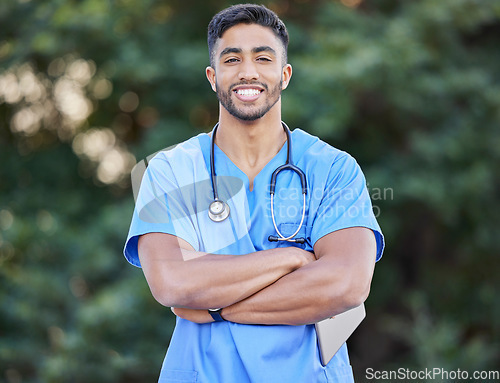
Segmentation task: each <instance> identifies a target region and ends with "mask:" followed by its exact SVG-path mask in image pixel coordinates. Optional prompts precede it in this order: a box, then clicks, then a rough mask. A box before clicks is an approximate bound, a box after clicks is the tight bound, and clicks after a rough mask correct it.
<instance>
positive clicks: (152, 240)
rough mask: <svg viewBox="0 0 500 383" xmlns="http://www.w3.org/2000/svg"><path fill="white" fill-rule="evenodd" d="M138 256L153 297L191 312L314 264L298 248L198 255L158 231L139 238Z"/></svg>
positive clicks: (227, 303)
mask: <svg viewBox="0 0 500 383" xmlns="http://www.w3.org/2000/svg"><path fill="white" fill-rule="evenodd" d="M138 252H139V259H140V261H141V265H142V268H143V272H144V275H145V277H146V280H147V282H148V285H149V287H150V289H151V292H152V294H153V296H154V297H155V299H156V300H157V301H158V302H159V303H161V304H163V305H165V306H172V307H187V308H191V309H207V308H218V307H227V306H230V305H232V304H234V303H236V302H238V301H240V300H242V299H245V298H247V297H249V296H251V295H253V294H255V293H256V292H258V291H259V290H261V289H263V288H265V287H266V286H269V285H270V284H272V283H273V282H275V281H276V280H278V279H279V278H281V277H283V276H284V275H286V274H288V273H290V272H292V271H294V270H296V269H298V268H300V267H302V266H304V265H306V264H308V263H310V262H312V261H313V260H314V255H313V254H312V253H309V252H307V251H304V250H302V249H298V248H279V249H272V250H264V251H259V252H255V253H251V254H246V255H244V256H239V255H215V254H206V253H200V252H196V251H194V250H193V248H192V247H191V246H190V245H189V244H188V243H187V242H185V241H183V240H182V239H180V238H177V237H175V236H173V235H169V234H163V233H150V234H145V235H142V236H141V237H140V238H139V243H138Z"/></svg>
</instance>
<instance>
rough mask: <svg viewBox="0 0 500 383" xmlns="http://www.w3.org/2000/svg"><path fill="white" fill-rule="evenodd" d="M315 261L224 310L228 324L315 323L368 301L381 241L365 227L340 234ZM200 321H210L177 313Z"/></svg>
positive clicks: (324, 241) (327, 240)
mask: <svg viewBox="0 0 500 383" xmlns="http://www.w3.org/2000/svg"><path fill="white" fill-rule="evenodd" d="M314 252H315V255H316V257H317V258H318V261H316V262H311V263H309V264H307V265H305V266H304V267H301V268H299V269H297V270H295V271H293V272H291V273H289V274H287V275H285V276H283V277H282V278H280V279H279V280H277V281H276V282H274V283H273V284H272V285H270V286H268V287H266V288H264V289H262V290H261V291H259V292H257V293H256V294H254V295H252V296H250V297H248V298H247V299H245V300H242V301H240V302H237V303H235V304H233V305H231V306H229V307H226V308H224V310H223V312H222V315H223V317H224V319H226V320H228V321H232V322H237V323H247V324H289V325H299V324H306V323H314V322H317V321H320V320H322V319H325V318H328V317H331V316H334V315H337V314H340V313H342V312H344V311H347V310H349V309H351V308H353V307H356V306H358V305H359V304H361V303H362V302H364V301H365V299H366V298H367V296H368V293H369V291H370V283H371V279H372V276H373V271H374V265H375V256H376V241H375V236H374V234H373V232H372V231H371V230H369V229H366V228H363V227H353V228H348V229H343V230H338V231H335V232H333V233H330V234H328V235H326V236H324V237H322V238H321V239H319V240H318V241H317V242H316V244H315V246H314ZM174 313H175V314H176V315H179V316H181V317H183V318H185V319H189V320H191V321H195V322H200V323H203V322H210V321H211V318H210V315H209V314H208V313H206V312H204V311H199V310H184V309H174Z"/></svg>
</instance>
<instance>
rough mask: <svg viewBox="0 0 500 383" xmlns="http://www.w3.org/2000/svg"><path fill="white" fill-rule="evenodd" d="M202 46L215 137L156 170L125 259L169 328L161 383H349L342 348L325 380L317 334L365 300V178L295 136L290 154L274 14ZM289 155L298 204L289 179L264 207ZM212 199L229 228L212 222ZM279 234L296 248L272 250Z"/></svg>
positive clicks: (231, 24) (249, 10) (374, 251)
mask: <svg viewBox="0 0 500 383" xmlns="http://www.w3.org/2000/svg"><path fill="white" fill-rule="evenodd" d="M208 45H209V53H210V66H209V67H208V68H207V69H206V76H207V78H208V81H209V82H210V85H211V86H212V89H213V90H214V92H216V93H217V97H218V99H219V102H220V113H219V123H218V126H217V130H216V131H215V130H214V131H213V132H212V133H211V135H207V134H200V135H198V136H196V137H193V138H192V139H190V140H188V141H186V142H184V143H181V144H179V145H178V146H177V147H175V148H174V149H172V150H170V151H166V152H161V153H160V154H158V155H157V156H156V157H155V158H154V159H153V160H151V161H150V163H149V166H148V168H147V170H146V173H145V175H144V179H143V182H142V185H141V189H140V193H139V197H138V199H137V205H136V210H135V212H134V217H133V220H132V224H131V228H130V232H129V236H128V239H127V243H126V245H125V256H126V257H127V259H128V260H129V261H130V262H131V263H132V264H134V265H136V266H142V268H143V271H144V274H145V277H146V279H147V282H148V284H149V286H150V289H151V292H152V294H153V296H154V297H155V299H156V300H157V301H158V302H159V303H161V304H163V305H165V306H168V307H172V311H173V312H174V313H175V314H176V315H177V323H176V328H175V331H174V334H173V336H172V339H171V343H170V346H169V350H168V352H167V356H166V358H165V361H164V364H163V367H162V371H161V375H160V381H161V382H203V383H205V382H206V383H216V382H228V383H231V382H234V383H236V382H237V383H243V382H256V383H263V382H273V383H277V382H287V383H293V382H297V383H310V382H351V381H353V375H352V370H351V367H350V364H349V359H348V355H347V349H346V346H345V344H344V345H343V346H342V347H341V348H340V350H339V351H338V352H337V354H336V355H335V356H334V357H333V358H332V360H331V361H330V362H329V363H328V365H327V366H322V364H321V362H320V358H319V350H318V345H317V339H316V332H315V328H314V325H313V324H314V323H315V322H317V321H320V320H323V319H325V318H328V317H331V316H335V315H337V314H339V313H342V312H344V311H346V310H349V309H351V308H353V307H355V306H358V305H360V304H361V303H362V302H364V300H365V299H366V298H367V296H368V293H369V289H370V283H371V278H372V275H373V270H374V264H375V261H376V260H378V259H379V258H380V256H381V254H382V250H383V237H382V234H381V232H380V228H379V226H378V224H377V222H376V220H375V218H374V216H373V213H372V207H371V203H370V199H369V196H368V192H367V190H366V185H365V179H364V176H363V174H362V173H361V170H360V169H359V166H358V165H357V164H356V162H355V161H354V159H353V158H352V157H350V156H349V155H348V154H346V153H345V152H342V151H339V150H337V149H335V148H333V147H331V146H329V145H327V144H326V143H324V142H322V141H320V140H319V139H318V138H316V137H313V136H311V135H309V134H307V133H305V132H304V131H302V130H300V129H295V130H294V131H293V132H292V133H291V142H290V143H291V148H290V153H289V150H288V143H289V142H288V140H287V133H286V129H285V128H286V126H285V125H283V124H282V123H281V92H282V91H283V90H284V89H286V87H287V86H288V84H289V82H290V79H291V77H292V67H291V66H290V65H289V64H288V63H287V45H288V34H287V31H286V27H285V25H284V24H283V22H282V21H281V20H280V19H279V18H278V17H277V16H276V14H274V13H273V12H272V11H270V10H268V9H267V8H265V7H263V6H257V5H251V4H245V5H237V6H232V7H230V8H228V9H225V10H223V11H221V12H220V13H219V14H217V15H216V16H215V17H214V18H213V19H212V21H211V22H210V25H209V31H208ZM212 140H214V145H213V146H212ZM211 150H213V153H212V152H211ZM292 154H293V159H294V164H295V165H296V166H297V167H299V168H300V169H302V171H303V172H304V173H305V180H306V181H307V194H306V198H305V200H303V198H302V192H301V184H300V177H299V176H297V174H296V173H295V172H293V171H289V170H285V171H283V172H281V173H280V175H279V176H278V177H277V180H276V192H275V195H274V199H270V195H269V184H270V180H271V176H272V173H273V171H274V169H276V168H277V167H279V166H281V165H283V164H284V163H285V162H286V161H287V156H289V155H292ZM212 155H213V158H211V157H212ZM212 168H213V169H212ZM212 170H214V172H216V176H215V177H214V178H215V182H212V183H213V184H215V185H213V184H211V171H212ZM212 181H213V180H212ZM216 188H217V189H219V193H218V195H217V192H216V191H215V189H216ZM212 189H213V190H212ZM214 196H215V198H214ZM218 197H221V198H220V200H223V201H225V202H227V204H228V206H227V208H228V209H229V217H228V218H227V219H223V220H220V222H212V220H211V219H209V214H208V212H207V209H208V206H209V205H210V203H211V202H212V200H214V199H215V200H219V198H218ZM303 201H305V210H304V211H303V208H304V207H303V206H302V202H303ZM271 207H273V211H272V212H271ZM301 213H303V215H302V218H303V222H302V224H300V223H301ZM212 218H213V217H212ZM216 221H217V219H216ZM278 231H279V233H281V234H282V235H283V236H284V237H286V238H288V237H291V236H293V235H294V234H296V235H295V237H294V238H299V237H300V238H303V240H298V241H297V242H289V241H284V240H280V241H273V240H272V238H271V237H272V236H276V235H277V233H278ZM295 232H297V233H295ZM302 242H303V243H302ZM209 309H212V310H210V311H209ZM214 309H215V311H214Z"/></svg>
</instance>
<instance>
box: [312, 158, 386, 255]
mask: <svg viewBox="0 0 500 383" xmlns="http://www.w3.org/2000/svg"><path fill="white" fill-rule="evenodd" d="M322 197H323V198H322V200H321V202H320V205H319V207H318V209H317V211H316V216H315V218H314V222H313V227H312V231H311V242H312V244H313V246H314V244H315V243H316V241H317V240H318V239H320V238H321V237H323V236H325V235H327V234H329V233H332V232H334V231H337V230H340V229H346V228H349V227H358V226H359V227H366V228H368V229H371V230H372V231H373V233H374V234H375V239H376V242H377V256H376V260H377V261H378V260H379V259H380V258H381V257H382V253H383V250H384V237H383V234H382V231H381V229H380V226H379V224H378V222H377V219H376V217H375V215H374V213H373V208H372V203H371V200H370V196H369V193H368V189H367V187H366V180H365V177H364V175H363V172H362V171H361V168H360V167H359V165H358V164H357V162H356V161H355V160H354V158H352V157H351V156H350V155H349V154H347V153H345V152H340V154H338V156H337V158H336V159H335V160H334V162H333V164H332V166H331V168H330V171H329V173H328V178H327V180H326V183H325V188H324V191H323V196H322Z"/></svg>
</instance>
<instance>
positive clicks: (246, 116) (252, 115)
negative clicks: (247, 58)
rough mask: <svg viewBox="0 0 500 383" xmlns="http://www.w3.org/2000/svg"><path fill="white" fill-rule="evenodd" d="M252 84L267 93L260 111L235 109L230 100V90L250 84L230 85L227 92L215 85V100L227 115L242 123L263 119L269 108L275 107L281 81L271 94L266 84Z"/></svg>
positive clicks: (278, 97)
mask: <svg viewBox="0 0 500 383" xmlns="http://www.w3.org/2000/svg"><path fill="white" fill-rule="evenodd" d="M254 84H256V85H259V86H261V87H263V88H264V89H265V92H268V98H267V102H266V103H265V104H264V105H263V106H262V107H261V108H260V109H257V110H249V111H245V110H244V109H243V108H238V107H236V105H234V102H233V99H232V98H231V96H232V93H233V91H232V90H231V89H234V88H235V87H236V86H239V85H251V83H240V84H234V85H231V86H230V87H229V90H228V91H227V92H225V91H223V90H222V89H221V87H220V86H219V85H218V84H216V93H217V98H218V99H219V102H220V103H221V105H222V106H223V107H224V109H226V110H227V111H228V112H229V114H230V115H232V116H233V117H235V118H237V119H239V120H242V121H255V120H258V119H259V118H262V117H264V116H265V115H266V113H267V112H269V110H271V108H272V107H273V106H274V105H276V103H277V102H278V100H279V99H280V97H281V92H282V86H283V80H281V81H280V82H279V84H278V85H276V86H275V87H274V88H273V89H272V91H271V92H269V89H268V86H267V85H266V84H263V83H254Z"/></svg>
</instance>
